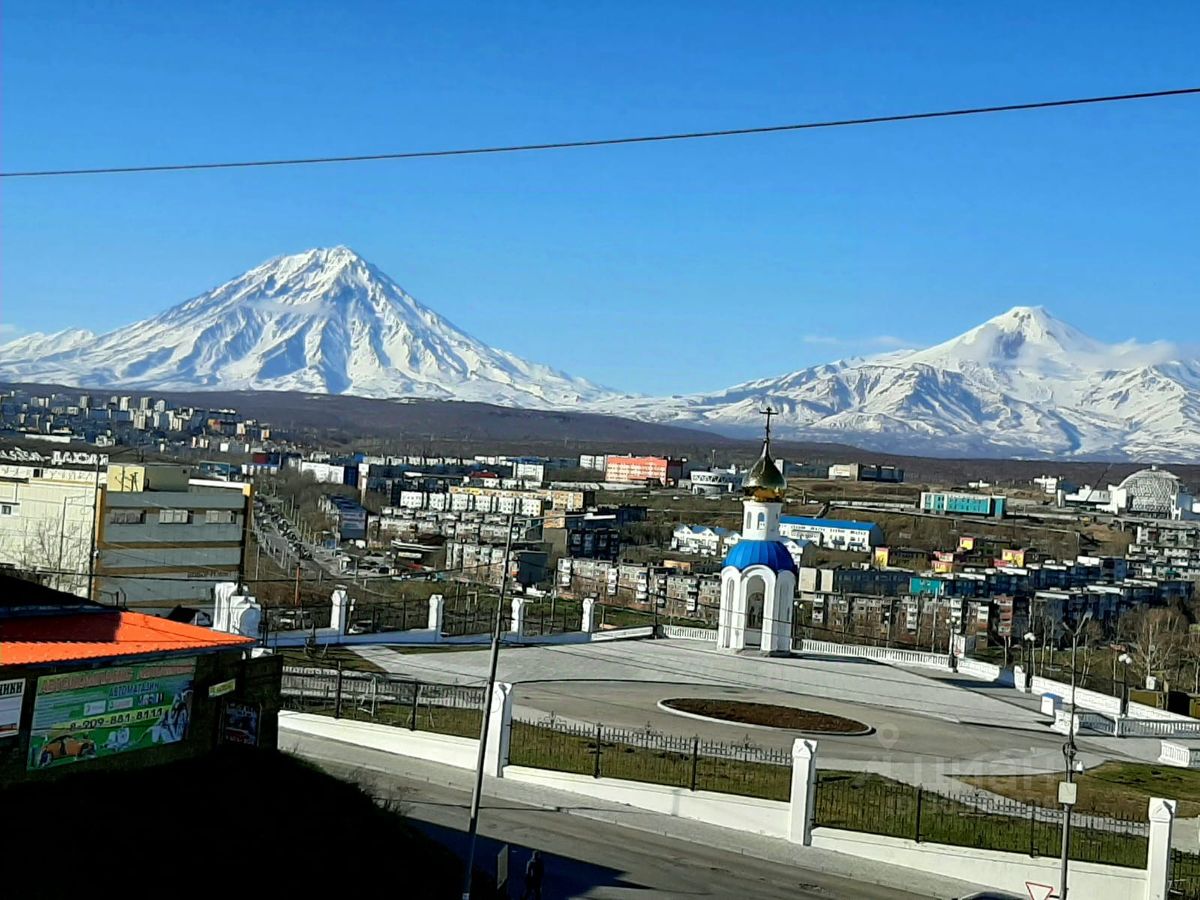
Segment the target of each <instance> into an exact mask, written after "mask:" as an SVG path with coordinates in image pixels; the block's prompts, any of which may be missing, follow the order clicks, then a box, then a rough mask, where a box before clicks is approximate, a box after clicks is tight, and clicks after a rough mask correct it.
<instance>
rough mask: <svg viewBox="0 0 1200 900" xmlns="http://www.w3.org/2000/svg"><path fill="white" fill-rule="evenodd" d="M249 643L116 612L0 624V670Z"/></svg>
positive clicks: (251, 641)
mask: <svg viewBox="0 0 1200 900" xmlns="http://www.w3.org/2000/svg"><path fill="white" fill-rule="evenodd" d="M253 643H254V641H253V640H252V639H251V638H246V637H240V636H238V635H233V634H225V633H224V632H220V631H212V630H211V629H208V628H198V627H196V626H195V625H185V624H182V623H180V622H172V621H171V620H169V619H160V618H158V617H157V616H148V615H144V614H143V613H135V612H124V611H120V610H112V611H104V612H86V613H73V614H71V615H62V616H55V615H45V616H24V617H21V618H13V619H0V666H18V665H37V664H40V663H55V662H66V661H68V660H79V659H107V658H110V657H120V656H142V655H145V654H150V653H184V652H189V651H204V650H216V649H222V648H232V647H240V646H249V645H250V644H253Z"/></svg>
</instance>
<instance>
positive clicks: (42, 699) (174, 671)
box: [29, 657, 196, 769]
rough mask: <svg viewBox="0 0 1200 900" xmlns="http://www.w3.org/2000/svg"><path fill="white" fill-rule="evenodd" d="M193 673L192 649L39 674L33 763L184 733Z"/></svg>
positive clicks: (138, 746)
mask: <svg viewBox="0 0 1200 900" xmlns="http://www.w3.org/2000/svg"><path fill="white" fill-rule="evenodd" d="M195 677H196V660H195V658H194V657H189V658H187V659H176V660H161V661H158V662H150V663H140V664H137V665H131V666H114V667H111V668H104V669H89V670H87V671H83V672H68V673H65V674H63V675H46V676H44V677H42V678H39V679H38V685H37V700H36V701H35V702H34V706H33V727H32V729H31V730H30V735H29V768H30V769H44V768H48V767H50V766H60V765H66V764H67V763H73V762H79V761H80V760H86V759H94V758H96V757H99V756H112V755H113V754H116V753H124V752H125V751H128V750H144V749H146V748H147V747H153V746H155V745H157V744H174V743H177V742H178V741H182V740H183V739H184V738H185V737H187V730H188V723H189V721H190V720H191V717H192V682H193V681H194V679H195Z"/></svg>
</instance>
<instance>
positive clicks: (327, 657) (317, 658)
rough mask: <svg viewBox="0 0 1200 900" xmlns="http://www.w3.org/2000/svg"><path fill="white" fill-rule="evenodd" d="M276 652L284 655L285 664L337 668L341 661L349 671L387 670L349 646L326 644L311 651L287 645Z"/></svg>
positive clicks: (311, 667) (309, 667)
mask: <svg viewBox="0 0 1200 900" xmlns="http://www.w3.org/2000/svg"><path fill="white" fill-rule="evenodd" d="M276 652H277V653H278V654H279V655H280V656H282V657H283V664H284V665H285V666H298V667H302V668H306V669H336V668H337V667H338V663H339V662H340V663H341V664H342V668H343V669H344V670H345V671H347V672H378V673H384V672H386V669H383V668H381V667H379V666H377V665H375V663H373V662H371V661H370V660H368V659H364V658H363V657H361V656H359V655H358V654H357V653H355V652H354V651H353V650H351V649H349V648H348V647H336V646H325V647H320V648H318V649H317V650H315V651H313V652H311V653H310V652H309V651H308V650H306V649H305V648H304V647H287V648H284V649H281V650H278V651H276Z"/></svg>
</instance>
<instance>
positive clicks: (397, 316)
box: [0, 247, 612, 407]
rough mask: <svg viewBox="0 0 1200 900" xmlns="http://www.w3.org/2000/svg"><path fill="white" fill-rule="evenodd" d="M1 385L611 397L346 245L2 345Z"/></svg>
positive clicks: (556, 400)
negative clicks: (450, 312) (491, 341)
mask: <svg viewBox="0 0 1200 900" xmlns="http://www.w3.org/2000/svg"><path fill="white" fill-rule="evenodd" d="M0 377H5V378H9V379H14V380H15V379H22V380H36V381H54V382H61V383H66V384H73V385H79V386H81V387H110V386H112V387H116V386H121V387H128V388H141V389H159V390H172V389H173V390H195V389H221V390H240V389H257V390H283V391H286V390H292V391H309V392H319V393H331V394H357V395H360V396H365V397H427V398H439V399H456V400H479V401H486V402H491V403H499V404H505V405H515V406H532V407H566V406H574V405H576V404H578V403H581V402H585V401H592V400H598V399H601V398H604V397H609V396H612V392H611V391H606V390H604V389H603V388H600V387H598V386H596V385H594V384H591V383H590V382H587V381H584V380H582V379H578V378H572V377H570V376H568V375H565V374H563V373H562V372H558V371H555V370H554V369H551V368H549V367H547V366H542V365H537V364H535V363H530V362H527V361H525V360H524V359H521V358H520V357H517V356H514V355H513V354H511V353H506V352H504V351H502V350H495V349H493V348H491V347H488V346H487V345H485V344H483V343H481V342H480V341H477V340H476V339H475V338H473V337H471V336H470V335H468V334H466V333H464V332H463V331H461V330H459V329H458V328H456V327H454V326H453V325H452V324H450V323H449V322H448V321H446V320H445V319H443V318H442V317H441V316H439V315H438V314H437V313H436V312H434V311H433V310H431V309H429V308H428V307H425V306H422V305H421V304H420V303H418V302H417V301H416V300H414V299H413V298H412V297H410V296H409V295H408V294H407V293H405V292H404V291H403V290H402V289H401V288H400V287H399V286H398V285H397V284H396V283H395V282H394V281H392V280H391V279H390V278H389V277H388V276H387V275H385V274H384V273H383V272H381V271H380V270H379V269H377V268H376V267H375V266H373V265H371V264H370V263H368V262H367V261H366V260H364V259H363V258H362V257H360V256H358V255H357V254H356V253H354V251H352V250H350V249H348V248H346V247H334V248H332V249H318V250H309V251H307V252H305V253H298V254H295V255H292V256H280V257H278V258H276V259H272V260H270V261H269V262H266V263H264V264H262V265H261V266H258V267H256V268H254V269H251V270H250V271H249V272H247V273H246V274H244V275H241V276H239V277H237V278H235V279H233V280H232V281H228V282H226V283H225V284H223V285H221V286H220V287H217V288H214V289H213V290H211V291H208V292H207V293H204V294H201V295H199V296H198V297H194V298H193V299H191V300H187V301H186V302H184V303H182V304H180V305H178V306H176V307H173V308H172V309H169V310H167V311H166V312H164V313H162V314H161V315H158V316H155V317H153V318H150V319H146V320H145V321H142V322H137V323H135V324H133V325H128V326H126V327H124V328H119V329H117V330H116V331H113V332H110V333H108V334H104V335H100V336H98V337H97V336H95V335H92V334H91V333H89V332H82V331H78V330H72V331H64V332H59V333H58V334H53V335H42V334H32V335H27V336H25V337H23V338H20V339H19V340H16V341H13V342H11V343H9V344H5V345H3V346H0Z"/></svg>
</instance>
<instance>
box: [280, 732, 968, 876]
mask: <svg viewBox="0 0 1200 900" xmlns="http://www.w3.org/2000/svg"><path fill="white" fill-rule="evenodd" d="M279 746H280V749H281V750H284V751H286V752H291V753H296V754H297V755H300V756H304V757H306V758H309V759H314V760H323V761H328V762H333V763H337V764H339V765H343V766H350V767H352V768H354V769H356V770H368V771H376V772H383V773H388V774H394V775H397V776H402V777H404V778H409V779H413V780H418V781H425V782H428V783H430V784H435V785H441V786H446V787H450V788H454V789H456V790H461V791H464V792H469V791H470V790H471V782H472V778H473V774H472V773H471V772H469V771H466V770H463V769H456V768H452V767H449V766H442V765H438V764H436V763H429V762H424V761H420V760H415V759H411V758H408V757H400V756H394V755H392V754H388V753H383V752H381V751H375V750H367V749H364V748H361V747H356V746H354V745H351V744H343V743H340V742H336V741H329V740H324V739H317V738H312V737H309V736H306V735H300V734H297V733H295V732H290V731H288V730H287V729H286V728H285V727H282V725H281V728H280V735H279ZM484 794H485V796H486V797H488V798H489V799H491V800H499V801H507V802H511V803H520V804H523V805H525V806H532V807H540V808H542V809H551V810H556V811H560V812H564V813H568V814H570V815H574V816H579V817H582V818H586V819H593V820H595V821H599V822H607V823H610V824H614V825H619V826H621V827H623V828H628V829H631V830H633V831H639V832H646V833H650V834H655V835H662V836H665V837H669V838H674V839H677V840H682V841H688V842H690V843H694V844H699V845H703V846H705V847H720V848H722V849H724V850H727V851H729V852H733V853H737V854H741V855H743V856H746V857H751V858H755V859H762V860H766V861H769V862H773V863H781V864H786V865H795V866H799V867H803V868H804V869H809V870H812V871H816V872H823V873H828V874H830V875H837V876H840V877H843V878H848V879H852V880H854V881H858V882H862V883H865V884H873V885H883V886H888V887H900V888H903V889H904V890H905V891H911V892H912V893H914V894H917V895H920V896H924V897H931V898H942V900H948V898H954V897H961V896H964V895H966V894H970V893H971V892H973V891H978V890H982V889H983V888H981V887H980V886H978V885H972V884H968V883H966V882H963V881H958V880H956V879H950V878H943V877H940V876H937V875H935V874H932V873H925V872H920V871H916V870H913V869H906V868H900V867H896V866H888V865H885V864H882V863H877V862H874V861H872V860H865V859H860V858H858V857H854V856H849V855H846V854H842V853H836V852H833V851H830V850H820V849H816V848H813V847H803V846H799V845H796V844H792V843H789V842H788V841H784V840H780V839H777V838H769V837H764V836H760V835H755V834H750V833H748V832H743V831H735V830H732V829H727V828H720V827H718V826H715V825H708V824H706V823H703V822H696V821H693V820H687V819H678V818H675V817H673V816H666V815H661V814H658V813H650V812H643V811H641V810H638V809H634V808H633V807H629V806H624V805H622V804H618V803H611V802H607V801H603V800H598V799H596V798H593V797H584V796H580V795H578V794H573V793H569V792H566V791H558V790H554V789H551V788H543V787H540V786H536V785H530V784H523V783H518V782H512V781H505V780H504V779H496V778H487V779H486V780H485V782H484Z"/></svg>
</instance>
